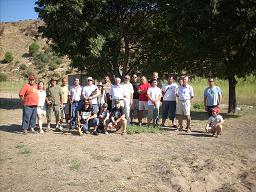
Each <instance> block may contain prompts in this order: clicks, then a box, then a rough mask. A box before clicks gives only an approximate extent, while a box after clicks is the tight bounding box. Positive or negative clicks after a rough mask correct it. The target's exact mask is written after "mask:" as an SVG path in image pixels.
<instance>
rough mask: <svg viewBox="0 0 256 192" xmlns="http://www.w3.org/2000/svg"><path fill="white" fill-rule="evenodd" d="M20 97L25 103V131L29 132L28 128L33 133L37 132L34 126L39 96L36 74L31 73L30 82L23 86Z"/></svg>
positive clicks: (23, 124) (23, 125)
mask: <svg viewBox="0 0 256 192" xmlns="http://www.w3.org/2000/svg"><path fill="white" fill-rule="evenodd" d="M19 97H20V99H21V101H22V104H23V118H22V128H23V133H24V134H27V132H28V129H30V130H31V132H32V133H36V132H35V130H34V128H35V126H36V116H37V105H38V101H39V98H38V94H37V85H36V83H35V76H34V75H29V77H28V83H27V84H25V85H24V86H23V87H22V88H21V90H20V92H19Z"/></svg>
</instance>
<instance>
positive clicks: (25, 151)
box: [20, 148, 32, 155]
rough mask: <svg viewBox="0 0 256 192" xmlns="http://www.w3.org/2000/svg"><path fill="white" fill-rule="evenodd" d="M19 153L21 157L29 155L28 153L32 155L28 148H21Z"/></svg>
mask: <svg viewBox="0 0 256 192" xmlns="http://www.w3.org/2000/svg"><path fill="white" fill-rule="evenodd" d="M20 153H21V154H23V155H29V154H30V153H32V151H31V150H30V149H28V148H22V150H21V151H20Z"/></svg>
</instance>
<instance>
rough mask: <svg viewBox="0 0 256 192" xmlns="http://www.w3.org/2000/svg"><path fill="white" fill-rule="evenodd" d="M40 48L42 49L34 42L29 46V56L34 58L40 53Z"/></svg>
mask: <svg viewBox="0 0 256 192" xmlns="http://www.w3.org/2000/svg"><path fill="white" fill-rule="evenodd" d="M39 48H40V46H39V45H38V44H37V42H35V41H34V42H33V43H31V45H30V46H29V54H30V55H32V56H34V55H35V54H36V53H37V52H38V50H39Z"/></svg>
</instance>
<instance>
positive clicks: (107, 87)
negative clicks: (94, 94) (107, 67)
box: [102, 75, 112, 111]
mask: <svg viewBox="0 0 256 192" xmlns="http://www.w3.org/2000/svg"><path fill="white" fill-rule="evenodd" d="M102 84H103V90H105V93H106V97H107V104H108V110H109V111H111V108H112V101H111V99H110V95H109V92H110V89H111V86H112V83H111V81H110V79H109V76H107V75H106V76H105V77H104V80H103V82H102Z"/></svg>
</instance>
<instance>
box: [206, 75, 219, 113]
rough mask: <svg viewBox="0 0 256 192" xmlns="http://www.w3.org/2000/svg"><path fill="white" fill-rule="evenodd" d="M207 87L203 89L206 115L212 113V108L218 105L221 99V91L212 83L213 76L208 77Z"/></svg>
mask: <svg viewBox="0 0 256 192" xmlns="http://www.w3.org/2000/svg"><path fill="white" fill-rule="evenodd" d="M208 82H209V87H207V88H206V89H205V90H204V106H205V110H206V111H207V112H208V117H210V116H211V115H212V109H213V108H214V107H219V106H220V103H221V99H222V91H221V89H220V87H218V86H216V85H215V83H214V78H211V77H210V78H208Z"/></svg>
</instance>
